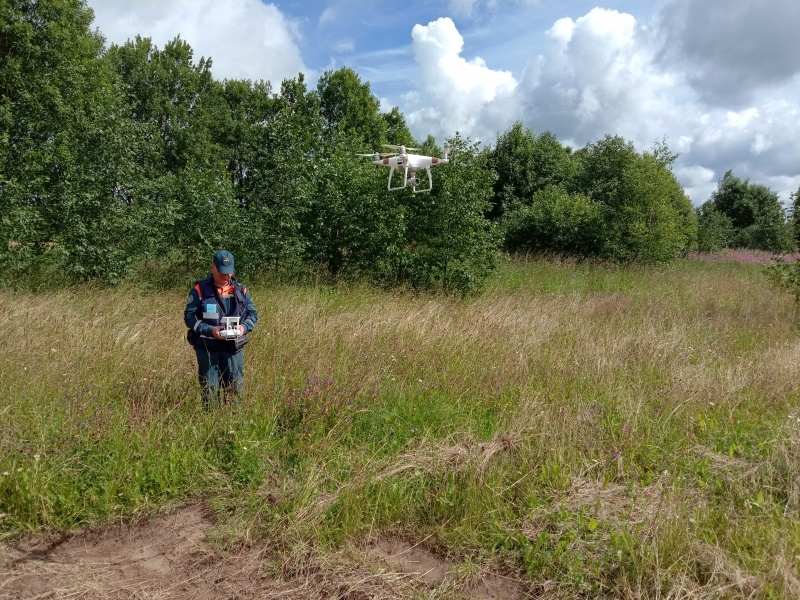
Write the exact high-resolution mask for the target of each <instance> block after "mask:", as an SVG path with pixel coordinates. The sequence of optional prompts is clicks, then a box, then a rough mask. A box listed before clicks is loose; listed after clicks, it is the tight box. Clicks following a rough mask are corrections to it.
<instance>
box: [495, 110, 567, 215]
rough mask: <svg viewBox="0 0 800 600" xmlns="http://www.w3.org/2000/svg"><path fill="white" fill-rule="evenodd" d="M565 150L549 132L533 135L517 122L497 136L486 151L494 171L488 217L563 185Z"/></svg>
mask: <svg viewBox="0 0 800 600" xmlns="http://www.w3.org/2000/svg"><path fill="white" fill-rule="evenodd" d="M569 152H570V151H569V149H566V148H564V147H563V146H562V145H561V144H560V142H559V141H558V140H557V139H556V138H555V136H554V135H553V134H552V133H550V132H545V133H543V134H541V135H538V136H537V135H536V134H535V133H533V132H532V131H531V130H529V129H524V128H523V125H522V123H521V122H520V121H517V122H516V123H514V125H513V126H512V127H511V128H510V129H508V130H507V131H506V132H504V133H503V134H501V135H500V136H498V138H497V143H496V144H495V147H494V149H493V150H492V151H491V152H490V153H489V167H490V168H491V169H493V170H494V171H495V172H496V173H497V181H496V182H495V184H494V191H495V194H494V199H493V206H492V210H491V212H490V214H489V216H490V218H498V217H501V216H503V215H504V214H507V213H513V212H514V211H515V210H517V209H518V208H520V207H521V206H529V205H530V204H531V202H532V201H533V195H534V194H535V193H536V192H537V191H539V190H543V189H545V188H546V187H548V186H553V185H554V186H565V185H566V184H567V182H568V181H569V178H570V175H571V172H572V163H571V161H570V156H569Z"/></svg>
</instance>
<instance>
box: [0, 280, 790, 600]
mask: <svg viewBox="0 0 800 600" xmlns="http://www.w3.org/2000/svg"><path fill="white" fill-rule="evenodd" d="M548 269H549V270H547V269H545V270H543V271H540V272H539V277H541V278H542V279H544V278H552V279H553V280H552V281H545V280H535V279H529V280H526V282H525V283H523V284H522V285H517V286H515V287H514V290H513V291H506V290H505V289H504V288H503V287H502V285H500V284H498V285H497V286H495V287H494V288H492V289H490V291H489V292H488V293H486V294H485V295H483V296H481V297H478V298H474V299H471V300H465V301H462V300H455V299H451V298H446V297H440V296H429V295H414V294H403V293H385V292H378V291H375V290H369V289H364V288H358V287H354V288H340V289H331V288H318V289H312V288H307V289H301V288H292V287H277V288H268V287H265V286H259V285H256V286H253V288H252V291H253V294H254V297H255V300H256V303H257V305H258V307H259V309H260V311H261V321H260V323H259V325H258V328H257V330H256V333H255V335H254V336H253V341H252V343H251V344H250V345H249V346H248V348H247V350H246V364H247V366H246V380H247V384H246V390H245V397H244V400H243V402H242V403H241V405H240V406H239V407H237V408H235V409H232V410H230V411H227V412H226V411H225V410H224V409H220V410H219V411H216V412H211V413H202V411H200V410H199V404H198V398H197V384H196V381H195V366H194V358H193V355H192V351H191V349H190V348H189V347H188V345H187V344H186V343H185V341H184V339H183V333H184V326H183V323H182V319H181V312H182V309H183V303H184V300H185V294H184V292H183V291H182V290H178V291H170V290H165V291H163V292H161V293H159V294H146V293H142V292H139V291H136V290H135V289H132V288H125V287H122V288H116V289H100V288H92V287H84V288H75V289H70V290H64V291H58V292H45V293H38V294H29V295H26V297H25V298H24V302H21V301H20V299H19V297H18V294H15V293H12V292H10V291H3V292H0V328H2V329H3V330H5V331H10V332H11V335H10V336H9V337H8V338H7V341H6V347H5V350H6V351H5V352H4V355H3V357H2V358H0V393H2V395H3V396H4V397H6V398H9V399H10V400H9V402H8V403H7V404H5V405H4V406H0V450H2V451H3V454H4V455H5V457H6V458H5V459H0V460H5V462H3V463H2V469H0V472H2V470H7V471H9V472H11V471H14V473H17V471H16V469H21V471H19V473H20V478H21V477H22V475H24V476H25V477H26V478H27V479H25V481H26V483H25V484H24V485H27V486H38V487H36V490H37V491H36V493H34V494H31V495H29V496H24V495H22V494H21V493H18V489H17V488H14V487H13V485H11V484H10V483H9V481H10V479H9V478H11V477H12V475H11V474H10V475H8V476H4V477H6V479H5V480H3V479H0V491H2V490H5V491H4V493H5V494H6V497H8V498H19V500H17V501H18V502H20V503H23V500H24V502H27V504H25V510H27V511H28V514H30V515H32V517H31V518H32V519H38V520H34V521H32V522H31V523H32V524H33V525H32V526H36V527H42V526H43V525H45V524H47V525H50V526H53V527H55V528H58V527H59V523H63V522H64V521H63V520H64V519H68V518H73V521H71V522H75V521H76V520H77V522H80V521H81V519H88V520H91V519H92V518H98V514H96V513H94V512H92V511H94V510H96V507H97V506H98V505H99V504H100V503H103V502H105V503H106V505H104V506H105V509H104V511H103V512H102V514H103V515H105V516H106V518H108V516H111V517H113V516H114V515H119V514H129V513H130V512H135V511H136V510H140V509H142V508H153V507H155V506H158V505H160V504H162V503H164V502H167V501H173V500H174V499H175V498H177V497H180V496H181V495H182V494H186V493H203V494H206V495H207V496H209V497H210V501H211V503H212V506H214V507H215V510H216V511H217V512H218V513H220V514H223V515H225V518H224V519H223V520H222V522H221V523H219V524H218V525H217V534H216V535H218V536H219V547H220V548H227V549H230V548H232V547H235V545H236V543H244V544H248V545H253V546H254V547H255V546H257V545H258V544H260V543H262V542H263V541H264V540H265V539H267V540H269V541H270V543H273V550H272V551H271V552H272V556H274V553H276V552H277V553H278V554H279V555H280V557H281V560H282V564H283V565H284V567H282V568H283V569H284V570H285V573H284V575H285V576H286V581H287V582H291V584H292V585H291V586H287V587H282V588H280V589H277V588H276V589H272V590H270V591H269V592H268V593H269V594H273V596H265V597H298V598H299V597H323V596H322V594H324V593H334V595H336V594H339V595H340V597H344V596H341V594H345V593H346V594H349V595H350V597H353V598H357V597H369V596H365V594H367V595H368V594H373V596H372V597H391V595H392V594H397V593H400V594H406V593H411V591H410V590H412V588H413V589H416V588H414V585H415V584H414V585H411V587H408V586H407V578H405V577H404V576H402V575H401V574H398V575H397V576H396V578H394V579H393V575H392V574H391V573H390V572H387V571H385V570H384V571H382V572H381V579H380V580H377V579H375V577H376V573H375V572H373V571H370V570H369V569H368V568H367V570H364V569H365V566H364V563H359V561H358V560H356V559H354V558H353V556H349V558H346V559H342V556H343V555H342V554H337V553H336V552H338V551H339V550H342V549H346V548H352V547H359V544H363V543H364V539H375V537H376V536H379V535H381V534H382V533H385V532H393V534H398V533H399V534H403V535H406V536H408V537H410V538H414V539H416V540H419V539H426V540H428V539H429V541H430V544H431V546H432V547H433V546H436V547H439V548H441V547H448V548H449V549H450V550H449V551H450V552H451V556H452V558H454V559H455V560H454V565H455V566H454V568H456V569H457V570H458V569H461V572H462V575H461V576H460V579H458V578H457V580H458V581H460V582H461V583H460V584H459V585H460V586H461V587H458V586H456V587H452V586H453V584H452V581H451V583H449V584H448V585H450V586H451V587H450V588H447V589H445V588H442V589H441V590H440V592H441V596H442V597H448V596H447V594H450V595H451V596H452V597H458V596H457V594H458V593H462V592H464V590H467V589H468V588H469V586H470V585H473V584H474V583H475V579H474V574H475V573H485V572H487V570H488V572H492V573H497V572H499V571H498V569H500V570H502V569H506V570H508V569H511V570H512V571H513V572H514V576H515V577H523V579H525V581H526V582H527V583H529V584H531V585H532V586H533V587H532V588H531V589H536V590H538V592H537V593H541V595H542V596H543V597H546V596H549V597H553V598H555V597H569V596H570V595H571V594H573V593H578V594H583V595H592V594H593V593H596V594H601V595H602V594H606V595H612V596H614V595H616V596H617V597H625V596H628V597H658V598H701V597H719V598H723V597H759V598H760V597H767V596H768V595H769V594H770V593H774V594H776V595H777V597H780V596H781V595H784V594H789V595H792V594H795V593H796V591H797V589H798V581H797V566H796V560H795V559H794V557H795V555H796V554H800V549H798V539H799V536H798V535H797V534H796V531H797V530H796V527H795V525H796V520H797V514H798V512H797V511H798V503H799V502H800V483H799V482H800V469H798V464H800V463H798V458H799V456H798V453H799V452H800V450H798V448H800V441H799V440H800V408H798V407H800V397H798V396H800V388H799V387H798V385H799V384H798V379H797V376H796V373H797V367H798V363H800V341H798V338H797V332H796V331H795V330H794V329H793V327H792V326H791V323H793V321H794V319H795V318H796V308H795V306H794V303H793V300H792V298H791V297H789V296H784V295H781V294H780V293H779V292H776V291H774V290H772V289H770V288H769V287H767V286H766V284H765V282H764V281H762V279H761V278H760V277H761V276H760V275H759V274H757V273H756V272H755V271H754V270H753V268H752V267H750V266H747V267H743V268H742V270H741V271H737V270H736V269H735V268H733V267H729V266H726V267H725V268H724V269H723V268H719V267H717V266H714V265H711V266H697V267H689V266H686V265H684V266H682V267H676V268H674V269H660V270H659V269H654V270H649V271H648V270H646V269H641V270H632V271H631V272H626V273H620V272H617V271H608V272H605V271H602V270H601V271H599V272H594V271H585V270H583V269H582V268H581V267H578V266H575V265H563V266H558V267H548ZM543 288H546V289H548V290H550V291H547V292H543V291H541V290H542V289H543ZM553 290H555V291H553ZM790 416H791V418H789V417H790ZM229 434H230V435H229ZM66 442H69V443H66ZM92 445H96V447H97V450H96V451H95V450H93V446H92ZM73 447H74V448H75V449H76V450H75V452H74V453H73V454H70V453H69V452H71V450H70V449H71V448H73ZM37 456H38V457H39V458H36V457H37ZM104 456H118V457H120V458H119V459H118V463H119V464H112V463H113V461H112V463H109V462H108V461H106V459H105V458H104ZM158 460H163V461H164V462H163V463H159V462H157V461H158ZM59 461H61V462H59ZM132 465H138V467H137V468H139V469H140V470H144V469H146V468H150V467H148V465H150V466H152V465H156V466H152V468H153V469H154V470H155V471H156V473H155V474H153V473H149V474H148V473H144V471H142V472H139V471H137V472H136V473H131V471H133V469H134V467H133V466H132ZM48 469H49V470H48ZM164 469H166V470H167V471H168V473H169V476H163V477H161V476H159V474H158V471H159V470H164ZM65 471H69V472H71V473H74V474H75V477H76V478H79V477H81V476H82V474H85V473H87V472H92V473H95V474H96V475H95V476H96V477H98V478H99V477H109V478H112V477H113V478H119V477H122V478H123V482H124V478H125V477H127V476H128V475H129V474H130V476H131V477H132V478H133V480H134V481H140V482H144V483H141V485H140V484H138V483H137V484H136V485H137V486H139V487H136V486H133V485H132V487H130V488H125V487H124V485H123V486H122V488H121V489H122V492H123V493H124V494H128V495H127V496H124V495H123V496H121V498H122V499H119V500H116V499H115V496H114V495H113V494H112V493H109V494H107V495H105V496H104V495H103V490H105V489H106V488H107V487H109V485H110V484H107V483H105V481H102V482H101V481H97V482H96V483H97V486H95V487H91V486H90V487H91V489H90V491H91V493H92V494H95V499H94V500H88V501H87V500H86V498H87V497H88V496H83V497H82V498H81V500H80V501H79V500H77V499H73V500H70V501H69V502H73V503H74V504H72V505H70V508H69V510H72V511H74V513H73V515H79V516H78V517H74V516H73V517H67V516H65V513H66V512H67V510H66V509H59V508H57V507H58V506H60V505H59V504H58V502H61V500H59V501H58V502H57V501H55V500H53V499H52V498H50V497H49V496H47V494H51V493H60V492H61V491H63V490H62V489H61V488H60V487H59V486H66V485H67V480H65V479H59V477H62V475H61V473H63V472H65ZM136 477H139V480H136V479H135V478H136ZM21 480H22V479H19V480H18V481H21ZM154 480H155V483H153V481H154ZM4 482H5V483H4ZM89 483H91V482H89ZM145 483H146V484H147V485H149V486H151V487H153V488H154V489H156V490H157V492H150V491H147V492H146V493H145V491H142V490H146V489H149V488H146V486H145ZM14 485H16V484H14ZM3 486H5V487H3ZM104 486H105V487H104ZM159 486H160V487H159ZM171 486H172V487H171ZM20 489H21V488H20ZM31 489H32V488H31ZM81 489H83V488H81ZM42 490H45V492H46V493H45V492H42ZM131 490H133V491H131ZM134 492H135V493H134ZM81 493H83V492H81ZM36 494H39V496H36ZM135 494H139V495H138V496H137V495H135ZM146 494H150V495H146ZM46 496H47V497H46ZM26 498H27V499H26ZM81 502H83V504H81ZM37 503H38V504H37ZM20 505H21V504H20ZM0 509H2V510H1V512H4V513H9V514H11V515H12V517H11V518H12V519H13V518H16V517H14V514H15V511H17V512H21V511H20V510H18V509H17V508H15V507H9V508H6V507H5V506H2V505H0ZM59 510H61V511H62V512H59ZM81 511H86V512H85V513H82V512H81ZM80 515H83V516H80ZM488 515H491V519H490V518H489V517H488ZM60 519H61V521H60ZM592 519H593V521H592ZM692 521H693V522H692ZM587 523H591V525H587ZM3 526H4V527H6V530H7V531H11V530H12V529H13V527H18V528H22V527H25V526H26V525H25V524H22V523H19V522H18V523H17V524H16V525H13V527H12V526H11V525H9V524H8V522H6V523H5V524H4V525H3ZM781 528H785V529H786V530H787V531H791V532H794V533H792V534H791V535H788V537H787V538H786V539H785V540H782V539H781V536H780V534H779V533H778V532H779V530H781ZM17 531H18V530H17ZM542 533H544V535H545V538H546V543H545V542H542V543H543V545H542V547H541V548H539V549H537V548H538V547H537V546H536V543H537V542H536V540H537V539H539V536H540V534H542ZM420 536H421V537H420ZM428 536H430V537H428ZM278 538H280V541H276V540H277V539H278ZM545 538H543V539H545ZM560 542H564V544H565V546H564V547H566V548H568V549H569V550H570V551H571V553H572V554H570V553H569V552H568V553H566V554H561V555H559V554H558V552H562V550H561V549H559V548H560V546H559V543H560ZM326 544H327V545H328V546H326ZM351 544H352V545H353V546H351ZM629 546H630V548H631V553H629V554H626V553H627V552H628V550H626V548H628V547H629ZM328 547H330V548H335V549H337V551H336V552H333V551H330V553H327V552H326V548H328ZM617 547H618V548H620V550H621V551H622V554H620V555H619V556H618V555H617V553H616V548H617ZM742 548H747V550H746V551H745V550H742ZM610 549H611V550H610ZM612 550H613V551H612ZM634 550H635V551H639V552H640V554H639V555H638V556H636V555H634V554H633V551H634ZM537 553H540V554H542V556H540V555H539V554H537ZM548 553H549V554H548ZM333 557H338V558H336V559H335V560H340V559H341V560H344V562H343V563H342V564H341V565H340V566H338V567H336V568H327V567H324V566H321V565H324V564H325V561H326V560H328V559H331V560H334V558H333ZM540 559H541V560H540ZM353 561H355V562H353ZM354 564H355V565H359V566H358V567H357V568H356V567H353V565H354ZM348 565H349V566H348ZM531 565H534V566H531ZM536 565H538V566H536ZM348 569H351V570H348ZM353 569H354V570H353ZM536 569H539V570H538V571H537V570H536ZM337 570H338V571H337ZM335 572H340V573H345V574H346V573H350V574H351V576H347V577H345V578H338V579H337V577H338V576H335V575H334V574H333V573H335ZM304 582H305V583H304ZM443 585H444V584H443ZM592 585H594V586H595V587H592ZM292 586H294V587H292ZM537 586H538V587H537ZM331 590H333V592H332V591H331ZM337 590H338V591H337ZM447 590H450V591H447ZM459 590H460V591H459ZM417 591H418V590H417ZM275 594H277V595H275Z"/></svg>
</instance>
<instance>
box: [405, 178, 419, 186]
mask: <svg viewBox="0 0 800 600" xmlns="http://www.w3.org/2000/svg"><path fill="white" fill-rule="evenodd" d="M406 185H411V186H417V185H419V177H409V178H408V179H407V180H406Z"/></svg>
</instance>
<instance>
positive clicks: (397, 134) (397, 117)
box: [381, 106, 417, 147]
mask: <svg viewBox="0 0 800 600" xmlns="http://www.w3.org/2000/svg"><path fill="white" fill-rule="evenodd" d="M381 118H382V119H383V121H384V123H386V141H387V142H388V143H390V144H394V145H396V146H406V147H414V146H416V145H417V142H415V141H414V137H413V136H412V135H411V131H409V129H408V125H406V119H405V117H404V116H403V113H401V112H400V109H399V108H397V107H396V106H394V107H392V110H391V111H389V112H388V113H382V114H381Z"/></svg>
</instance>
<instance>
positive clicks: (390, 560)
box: [367, 537, 531, 600]
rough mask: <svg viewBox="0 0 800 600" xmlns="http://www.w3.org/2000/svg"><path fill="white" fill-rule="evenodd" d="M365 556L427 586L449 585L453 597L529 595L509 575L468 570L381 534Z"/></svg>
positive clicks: (508, 599) (486, 599)
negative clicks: (418, 579) (419, 580)
mask: <svg viewBox="0 0 800 600" xmlns="http://www.w3.org/2000/svg"><path fill="white" fill-rule="evenodd" d="M367 555H368V556H370V557H372V558H373V559H375V560H377V561H378V562H380V563H383V564H384V565H386V567H388V569H389V570H390V571H398V572H400V573H406V574H410V575H414V576H416V577H419V578H421V579H422V580H423V581H425V582H426V583H427V584H428V585H429V586H432V587H442V586H448V587H450V588H452V591H453V595H454V597H460V598H465V599H470V600H517V599H519V600H522V599H523V598H529V597H531V593H530V588H529V586H527V585H525V584H524V583H523V582H522V581H519V580H517V579H514V578H512V577H508V576H505V577H504V576H501V575H497V574H491V573H482V572H480V570H470V569H464V568H463V567H461V568H460V567H459V566H458V565H456V564H453V563H452V562H450V561H448V560H446V559H445V558H442V557H440V556H438V555H437V554H436V553H434V552H432V551H431V550H429V549H427V548H425V547H423V546H421V545H420V544H410V543H408V542H406V541H404V540H402V539H399V538H391V537H383V538H380V539H378V540H376V541H374V542H372V543H371V544H369V546H368V549H367Z"/></svg>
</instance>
